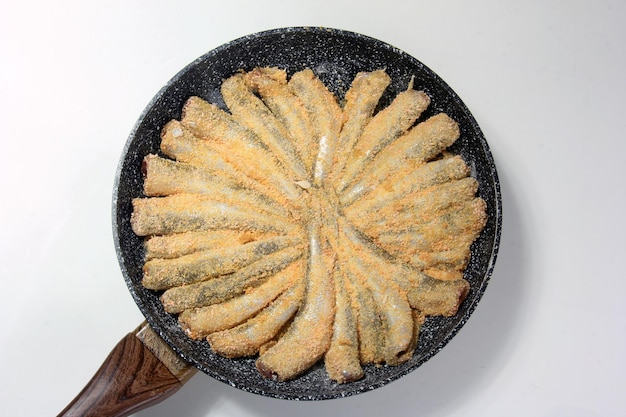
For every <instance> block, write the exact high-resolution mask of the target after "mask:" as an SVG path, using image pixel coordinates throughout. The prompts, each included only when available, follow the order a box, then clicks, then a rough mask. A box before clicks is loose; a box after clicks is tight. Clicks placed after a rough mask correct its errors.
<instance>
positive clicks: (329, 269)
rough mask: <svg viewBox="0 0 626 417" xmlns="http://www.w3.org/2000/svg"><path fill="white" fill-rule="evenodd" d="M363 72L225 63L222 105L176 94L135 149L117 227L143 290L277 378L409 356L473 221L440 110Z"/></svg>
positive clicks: (452, 275) (477, 201)
mask: <svg viewBox="0 0 626 417" xmlns="http://www.w3.org/2000/svg"><path fill="white" fill-rule="evenodd" d="M390 82H391V80H390V77H389V75H388V74H387V73H386V72H385V71H384V70H377V71H371V72H361V73H359V74H357V76H356V77H355V78H354V80H353V81H352V84H351V85H350V88H349V89H348V91H347V92H346V94H345V97H342V98H338V97H336V96H335V95H334V94H333V93H331V92H330V90H329V89H328V88H327V87H326V86H325V85H324V83H323V82H322V81H321V80H320V78H319V77H318V76H316V74H315V73H314V72H313V71H312V70H311V69H308V68H307V69H303V70H301V71H298V72H296V73H294V74H292V75H291V76H288V74H287V72H286V71H285V70H282V69H279V68H255V69H253V70H251V71H248V72H245V71H240V72H237V73H236V74H233V75H232V76H231V77H229V78H227V79H226V80H224V81H223V83H222V85H221V95H222V98H223V100H224V103H225V104H226V107H227V110H224V109H222V108H220V107H219V106H218V105H216V104H214V103H210V102H208V101H206V100H204V99H202V98H200V97H195V96H194V97H189V99H188V100H187V101H186V102H185V104H184V107H183V109H182V116H181V118H180V120H171V121H170V122H168V123H167V124H166V125H165V126H164V127H163V130H162V133H161V144H160V151H161V153H160V155H148V156H146V157H145V159H144V161H143V167H142V168H143V172H144V194H145V196H144V197H141V198H136V199H135V200H133V213H132V217H131V225H132V228H133V231H134V232H135V233H136V234H137V235H139V236H144V237H145V252H146V254H145V265H144V269H143V281H142V283H143V285H144V286H145V287H146V288H148V289H150V290H154V291H157V292H159V296H160V299H161V301H162V303H163V306H164V308H165V310H166V311H167V312H169V313H172V314H177V315H178V320H179V323H180V325H181V326H182V328H183V329H184V330H185V332H186V334H187V335H188V336H189V337H191V338H194V339H206V340H207V341H208V344H209V346H210V348H211V349H212V350H214V351H215V352H217V353H218V354H220V355H223V356H225V357H229V358H235V357H257V359H256V365H257V369H258V370H259V372H260V373H261V374H262V375H264V376H266V377H268V378H276V379H278V380H283V381H285V380H290V379H293V378H296V377H297V376H299V375H301V374H302V373H304V372H306V371H307V370H308V369H309V368H310V367H312V366H313V365H314V364H316V363H318V362H319V361H323V363H324V366H325V369H326V371H327V373H328V377H329V378H330V379H332V380H334V381H337V382H339V383H348V382H351V381H355V380H358V379H360V378H362V377H363V375H364V365H366V364H377V365H383V364H385V365H389V366H393V365H398V364H400V363H402V362H404V361H407V360H408V359H410V358H411V357H412V355H413V352H414V350H415V348H416V346H417V343H418V339H419V333H420V328H421V326H422V324H423V323H424V321H425V320H426V318H427V317H428V316H453V315H455V314H456V313H457V311H458V308H459V305H460V304H461V303H462V302H463V300H464V299H465V297H466V296H467V294H468V292H469V291H470V286H469V283H468V282H467V281H466V280H465V279H464V278H463V272H464V270H465V268H466V266H467V263H468V261H469V259H470V256H471V244H472V243H473V242H474V240H475V239H476V238H477V237H478V236H479V235H480V233H481V231H482V230H483V228H484V226H485V223H486V210H485V202H484V201H483V200H482V199H481V198H480V197H478V196H477V191H478V182H477V181H476V179H474V178H473V177H472V176H471V175H470V174H471V173H470V169H469V167H468V166H467V164H466V163H465V162H464V161H463V159H462V158H461V157H460V156H458V155H453V154H451V153H450V152H449V151H448V148H449V147H450V146H451V145H452V144H453V143H454V142H455V141H456V140H457V139H458V138H459V136H460V131H459V127H458V125H457V123H456V122H455V121H454V120H452V119H451V118H450V117H449V116H448V115H446V114H445V113H439V114H435V115H433V116H430V117H424V116H423V114H424V112H425V110H426V109H428V107H429V105H430V98H429V96H428V95H427V94H426V93H425V92H423V91H420V90H418V89H415V88H414V87H415V86H414V85H413V83H412V82H411V83H410V84H409V86H408V88H407V89H406V90H405V91H402V92H400V93H399V94H397V95H396V96H395V97H394V98H393V100H392V101H391V103H390V104H389V105H388V106H386V107H384V108H382V109H378V106H379V102H380V99H381V97H382V96H383V94H384V92H385V90H386V89H387V88H388V86H389V84H390Z"/></svg>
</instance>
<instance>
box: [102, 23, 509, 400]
mask: <svg viewBox="0 0 626 417" xmlns="http://www.w3.org/2000/svg"><path fill="white" fill-rule="evenodd" d="M258 66H277V67H281V68H284V69H286V70H287V72H288V74H293V73H294V72H296V71H298V70H301V69H303V68H306V67H309V68H311V69H312V70H313V71H314V72H315V73H316V74H317V75H318V76H319V77H320V79H321V80H322V81H323V82H324V83H325V84H326V85H327V86H328V87H329V89H330V90H331V91H333V92H334V93H335V94H336V95H337V97H339V98H342V97H343V96H344V94H345V92H346V90H347V89H348V87H349V86H350V82H351V81H352V79H353V78H354V77H355V75H356V74H357V73H358V72H360V71H372V70H376V69H381V68H384V69H386V71H387V73H388V74H389V75H390V77H391V79H392V84H391V85H390V86H389V87H388V89H387V91H386V93H385V95H384V96H383V98H382V99H381V105H383V106H386V105H387V104H389V102H390V101H391V99H392V98H393V97H394V96H395V95H396V94H397V93H399V92H400V91H402V90H404V89H406V88H407V85H408V83H409V82H410V80H411V78H412V77H414V85H415V88H416V89H422V90H424V91H425V92H426V93H427V94H428V95H429V96H430V97H431V100H432V102H431V105H430V108H429V109H428V111H427V113H426V114H425V115H424V116H425V117H428V116H430V115H433V114H435V113H438V112H446V113H447V114H448V115H450V117H452V118H453V119H454V120H456V121H457V122H458V124H459V126H460V129H461V137H460V138H459V140H458V141H457V142H456V143H455V144H454V145H453V147H452V148H451V149H450V150H451V151H452V152H454V153H457V154H460V155H461V156H462V157H463V158H464V159H465V161H466V162H467V163H468V165H469V166H470V167H471V169H472V175H473V176H474V177H475V178H476V179H477V180H478V182H479V192H478V194H479V196H480V197H482V198H483V199H484V200H485V202H486V203H487V214H488V222H487V225H486V227H485V229H484V231H483V232H482V234H481V236H480V237H479V238H478V239H477V240H476V242H474V245H473V247H472V257H471V260H470V263H469V265H468V267H467V270H466V271H465V279H467V280H468V281H469V283H470V285H471V291H470V294H469V296H468V298H467V299H466V300H465V302H464V303H463V304H462V305H461V308H460V309H459V312H458V314H457V315H456V316H454V317H450V318H444V317H429V318H428V319H427V321H426V323H425V324H424V326H423V329H422V332H421V335H420V341H419V345H418V347H417V349H416V351H415V354H414V356H413V358H412V359H410V360H409V361H408V362H405V363H403V364H401V365H399V366H395V367H390V366H379V367H375V366H366V367H365V372H366V373H365V377H364V378H363V379H361V380H359V381H357V382H352V383H348V384H337V383H335V382H333V381H331V380H329V379H328V378H327V376H326V373H325V370H324V368H323V366H321V365H320V364H318V365H317V366H315V367H314V368H313V369H311V370H310V371H308V372H307V373H305V374H304V375H302V376H300V377H299V378H297V379H296V380H293V381H289V382H278V381H273V380H270V379H265V378H263V377H262V376H261V375H260V374H259V373H258V372H257V371H256V368H255V364H254V359H235V360H233V359H225V358H223V357H220V356H218V355H216V354H214V353H213V352H212V351H211V350H210V349H209V347H208V343H207V342H203V341H195V340H192V339H190V338H188V337H187V336H186V335H185V334H184V333H183V331H182V330H181V329H180V327H179V326H178V324H177V319H176V317H175V316H173V315H170V314H168V313H166V312H165V311H164V310H163V307H162V305H161V302H160V301H159V298H158V294H157V293H155V292H153V291H149V290H146V289H145V288H144V287H143V286H142V285H141V278H142V267H143V262H144V249H143V240H142V238H140V237H138V236H136V235H135V234H134V233H133V231H132V230H131V227H130V215H131V211H132V207H131V201H132V199H133V198H136V197H140V196H142V195H143V194H142V187H143V177H142V172H141V163H142V160H143V158H144V156H146V155H147V154H149V153H159V143H160V136H159V134H160V131H161V129H162V127H163V126H164V125H165V124H166V123H167V122H168V121H169V120H171V119H174V118H179V117H180V116H181V109H182V104H183V103H184V101H185V100H186V99H187V98H188V97H190V96H192V95H195V96H199V97H202V98H204V99H206V100H208V101H211V102H213V103H215V104H218V105H220V106H222V107H224V103H223V101H222V99H221V95H220V93H219V87H220V84H221V82H222V80H223V79H224V78H226V77H227V76H229V75H231V74H233V73H235V72H236V71H238V70H240V69H243V70H250V69H252V68H254V67H258ZM500 229H501V196H500V188H499V182H498V178H497V173H496V168H495V165H494V162H493V159H492V156H491V153H490V151H489V148H488V145H487V142H486V141H485V138H484V136H483V134H482V132H481V130H480V128H479V126H478V124H477V123H476V121H475V119H474V118H473V116H472V115H471V113H470V112H469V110H468V109H467V107H466V106H465V105H464V104H463V102H462V101H461V99H460V98H459V97H458V96H457V95H456V94H455V93H454V91H453V90H452V89H451V88H450V87H449V86H448V85H447V84H446V83H445V82H444V81H443V80H442V79H441V78H440V77H438V76H437V75H436V74H435V73H434V72H433V71H431V70H430V69H429V68H427V67H426V66H425V65H423V64H422V63H421V62H419V61H418V60H417V59H415V58H413V57H411V56H409V55H407V54H406V53H404V52H402V51H400V50H398V49H396V48H394V47H392V46H390V45H388V44H386V43H384V42H381V41H378V40H376V39H373V38H370V37H367V36H364V35H360V34H356V33H351V32H346V31H342V30H336V29H327V28H306V27H296V28H283V29H276V30H270V31H266V32H261V33H256V34H253V35H250V36H246V37H243V38H240V39H237V40H235V41H232V42H230V43H228V44H225V45H222V46H220V47H219V48H217V49H214V50H212V51H210V52H208V53H207V54H205V55H203V56H201V57H200V58H198V59H197V60H195V61H194V62H192V63H191V64H189V65H188V66H186V67H185V68H184V69H183V70H181V71H180V72H179V73H178V74H177V75H176V76H175V77H174V78H172V79H171V80H170V81H169V82H168V83H167V84H166V85H165V86H164V87H163V88H162V89H161V91H159V92H158V93H157V95H156V96H155V97H154V98H153V99H152V101H151V102H150V103H149V105H148V106H147V107H146V109H145V110H144V112H143V113H142V115H141V116H140V118H139V120H138V121H137V123H136V125H135V127H134V129H133V131H132V132H131V134H130V137H129V139H128V141H127V143H126V146H125V149H124V151H123V154H122V157H121V160H120V164H119V167H118V172H117V176H116V182H115V189H114V197H113V233H114V240H115V245H116V250H117V255H118V259H119V262H120V266H121V268H122V273H123V275H124V278H125V280H126V283H127V285H128V287H129V290H130V292H131V294H132V296H133V298H134V299H135V302H136V303H137V305H138V307H139V308H140V310H141V312H142V313H143V314H144V316H145V317H146V319H147V321H148V322H149V323H150V325H151V326H152V327H153V328H154V329H155V330H156V331H157V332H158V333H159V334H160V335H161V337H163V339H165V341H166V342H167V343H168V344H169V345H170V346H171V347H172V348H173V349H174V350H175V351H176V352H178V353H179V354H180V355H181V356H182V357H183V358H184V359H185V360H187V361H188V362H190V363H192V364H193V365H194V366H196V367H197V368H199V369H200V370H202V371H204V372H205V373H207V374H209V375H211V376H212V377H214V378H216V379H218V380H220V381H222V382H225V383H227V384H229V385H232V386H234V387H237V388H239V389H242V390H244V391H248V392H252V393H256V394H260V395H265V396H269V397H275V398H280V399H291V400H320V399H331V398H339V397H345V396H350V395H354V394H358V393H362V392H366V391H369V390H372V389H374V388H378V387H380V386H383V385H385V384H387V383H389V382H391V381H394V380H396V379H398V378H400V377H401V376H403V375H406V374H407V373H409V372H411V371H413V370H415V369H416V368H418V367H419V366H420V365H421V364H423V363H424V362H425V361H427V360H428V359H430V358H431V357H432V356H433V355H435V354H436V353H437V352H438V351H440V350H441V349H442V348H443V347H444V346H445V345H446V344H447V343H448V342H449V341H450V340H451V339H452V338H453V337H454V335H455V334H456V333H457V332H458V330H459V329H460V328H461V327H462V326H463V325H464V324H465V322H466V321H467V320H468V318H469V317H470V315H471V314H472V312H473V311H474V309H475V307H476V305H477V303H478V302H479V300H480V298H481V297H482V294H483V293H484V291H485V289H486V287H487V284H488V281H489V279H490V276H491V273H492V270H493V267H494V263H495V259H496V254H497V251H498V245H499V238H500Z"/></svg>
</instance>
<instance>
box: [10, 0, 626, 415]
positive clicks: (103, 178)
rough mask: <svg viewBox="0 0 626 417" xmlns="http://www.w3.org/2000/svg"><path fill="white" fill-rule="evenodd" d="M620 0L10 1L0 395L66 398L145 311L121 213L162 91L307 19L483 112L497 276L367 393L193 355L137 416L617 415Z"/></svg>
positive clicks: (623, 59) (52, 402)
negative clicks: (298, 398)
mask: <svg viewBox="0 0 626 417" xmlns="http://www.w3.org/2000/svg"><path fill="white" fill-rule="evenodd" d="M625 16H626V3H624V2H621V1H606V0H605V1H599V0H590V1H546V0H528V1H510V2H504V1H496V0H493V1H475V2H468V1H432V0H430V1H390V0H385V1H354V2H349V1H341V0H330V1H329V0H316V1H307V2H297V1H291V2H285V1H268V2H261V1H243V0H229V1H222V2H192V1H171V2H167V1H117V0H115V1H114V0H107V1H80V2H79V1H59V2H44V1H27V0H24V1H20V2H15V1H12V2H8V1H2V2H1V6H0V63H1V64H0V145H1V148H0V199H1V200H0V201H1V202H0V279H1V287H0V291H1V293H0V300H1V301H0V375H1V378H0V414H1V415H2V416H45V415H56V414H57V413H58V412H59V411H61V410H62V409H63V408H64V407H65V405H66V404H67V403H68V402H69V401H71V400H72V399H73V398H74V396H75V395H76V394H77V393H78V392H79V391H80V389H81V388H82V387H83V386H84V384H85V383H86V382H87V381H88V380H89V378H90V377H91V376H92V375H93V373H94V372H95V370H96V369H97V368H98V367H99V365H100V364H101V362H102V360H103V359H104V358H105V357H106V355H107V354H108V353H109V351H110V350H111V349H112V347H113V346H114V345H115V344H116V343H117V342H118V341H119V340H120V339H121V338H122V337H123V336H124V335H125V334H126V333H127V332H129V331H131V330H132V329H134V328H135V326H136V325H138V324H139V323H140V322H141V321H142V319H143V317H142V316H141V314H140V312H139V310H138V309H137V307H136V306H135V304H134V302H133V300H132V298H131V296H130V294H129V292H128V291H127V288H126V286H125V283H124V280H123V278H122V275H121V272H120V270H119V267H118V263H117V259H116V256H115V251H114V248H113V240H112V233H111V230H112V226H111V213H110V211H111V193H112V190H113V179H114V174H115V171H116V167H117V163H118V159H119V156H120V154H121V151H122V148H123V146H124V143H125V141H126V139H127V137H128V134H129V133H130V130H131V129H132V127H133V125H134V123H135V121H136V119H137V118H138V116H139V115H140V113H141V112H142V110H143V109H144V107H145V106H146V105H147V103H148V102H149V101H150V99H151V98H152V96H153V95H154V94H155V93H156V92H157V91H158V90H159V89H160V87H161V86H162V85H163V84H165V83H166V82H167V81H168V80H169V79H170V78H171V77H172V76H173V75H174V74H175V73H176V72H178V71H179V70H180V69H181V68H182V67H183V66H185V65H186V64H187V63H189V62H190V61H192V60H193V59H195V58H197V57H198V56H200V55H202V54H204V53H205V52H207V51H209V50H210V49H213V48H215V47H217V46H219V45H221V44H223V43H225V42H228V41H230V40H232V39H235V38H238V37H241V36H243V35H247V34H249V33H253V32H257V31H260V30H265V29H272V28H277V27H284V26H301V25H310V26H327V27H334V28H340V29H346V30H351V31H356V32H360V33H363V34H366V35H369V36H372V37H375V38H378V39H380V40H383V41H385V42H388V43H390V44H392V45H394V46H396V47H398V48H400V49H402V50H404V51H406V52H408V53H409V54H411V55H413V56H414V57H416V58H418V59H419V60H421V61H422V62H423V63H425V64H426V65H427V66H429V67H430V68H431V69H433V70H434V71H435V72H437V73H438V74H439V75H440V76H441V77H442V78H443V79H444V80H446V81H447V82H448V84H450V85H451V86H452V88H453V89H454V90H455V91H456V92H457V93H458V94H459V95H460V96H461V98H462V99H463V100H464V101H465V103H466V104H467V105H468V107H469V108H470V110H471V111H472V113H473V114H474V116H475V117H476V119H477V120H478V122H479V124H480V125H481V127H482V129H483V131H484V133H485V136H486V137H487V140H488V142H489V145H490V147H491V149H492V152H493V155H494V158H495V161H496V163H497V167H498V171H499V175H500V180H501V185H502V193H503V206H504V228H503V234H502V246H501V248H500V253H499V257H498V262H497V265H496V269H495V272H494V275H493V277H492V281H491V283H490V285H489V287H488V290H487V293H486V294H485V296H484V298H483V300H482V301H481V304H480V305H479V307H478V309H477V310H476V312H475V314H474V315H473V316H472V318H471V319H470V321H469V322H468V324H467V325H466V326H465V327H464V328H463V329H462V331H461V332H460V333H459V334H458V336H457V337H456V338H455V339H454V340H453V341H452V342H451V343H450V344H449V345H448V346H447V347H446V348H445V349H444V350H443V351H442V352H441V353H440V354H438V355H437V356H435V358H433V359H432V360H430V361H429V362H427V363H426V364H425V365H424V366H422V367H421V368H419V369H418V370H417V371H415V372H413V373H412V374H410V375H408V376H406V377H404V378H402V379H400V380H398V381H396V382H394V383H391V384H389V385H387V386H385V387H383V388H380V389H377V390H375V391H372V392H369V393H366V394H362V395H358V396H355V397H351V398H348V399H343V400H332V401H324V402H313V403H312V402H306V403H298V402H287V401H280V400H273V399H270V398H264V397H260V396H257V395H253V394H248V393H244V392H242V391H239V390H237V389H234V388H230V387H228V386H226V385H225V384H222V383H220V382H217V381H215V380H213V379H211V378H210V377H208V376H206V375H204V374H198V375H196V376H195V377H194V378H193V379H192V380H191V381H190V382H189V383H188V384H187V385H186V386H184V387H183V388H182V389H181V390H180V391H179V392H178V393H177V394H175V395H174V396H173V397H171V398H170V399H168V400H166V401H165V402H163V403H161V404H159V405H157V406H155V407H153V408H151V409H148V410H145V411H142V412H140V413H138V415H139V416H164V417H165V416H173V415H175V416H181V417H183V416H189V417H198V416H227V415H229V416H244V417H245V416H265V417H269V416H272V417H281V416H292V415H298V416H305V417H306V416H311V417H312V416H319V415H329V416H335V415H342V416H351V415H354V416H356V415H358V416H360V417H369V416H377V417H378V416H381V415H386V416H391V415H393V416H498V417H500V416H546V417H548V416H549V417H555V416H563V417H590V416H623V415H626V406H625V405H624V404H626V401H625V400H624V398H623V397H624V392H626V379H625V378H626V376H625V375H626V360H625V359H624V354H625V353H626V318H625V313H626V308H625V307H624V299H625V297H626V284H625V281H626V276H625V274H624V267H623V262H624V257H625V256H626V242H625V237H624V236H625V234H626V221H625V217H624V216H625V214H624V209H625V207H624V205H625V203H626V186H624V181H623V177H624V175H625V174H626V168H625V167H624V166H625V162H626V144H625V143H626V141H625V130H626V129H625V128H626V124H625V122H624V120H625V118H624V117H625V116H624V113H625V110H626V106H625V105H624V98H625V96H626V81H625V77H624V75H625V72H626V47H625V46H624V45H625V43H626V25H625V19H624V17H625Z"/></svg>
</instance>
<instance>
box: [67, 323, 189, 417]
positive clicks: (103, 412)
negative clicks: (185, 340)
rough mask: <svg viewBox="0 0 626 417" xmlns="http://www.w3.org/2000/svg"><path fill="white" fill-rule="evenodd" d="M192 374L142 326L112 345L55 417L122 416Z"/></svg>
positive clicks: (172, 390) (170, 390)
mask: <svg viewBox="0 0 626 417" xmlns="http://www.w3.org/2000/svg"><path fill="white" fill-rule="evenodd" d="M194 373H195V368H193V367H192V366H190V365H189V364H187V363H185V362H183V361H182V359H180V357H179V356H178V355H177V354H176V353H175V352H174V351H172V350H171V349H170V347H169V346H167V344H166V343H165V342H164V341H163V340H162V339H161V338H160V337H159V336H158V335H157V334H156V333H154V331H152V329H151V328H150V327H149V326H148V325H147V323H143V324H142V325H141V326H139V327H138V328H137V329H136V330H135V331H134V332H132V333H129V334H128V335H126V337H124V338H123V339H122V340H120V342H119V343H118V344H117V345H116V346H115V348H114V349H113V350H112V351H111V353H110V354H109V356H108V357H107V358H106V360H105V361H104V363H103V364H102V366H100V369H98V371H97V372H96V374H95V375H94V376H93V378H91V380H90V381H89V383H87V385H86V386H85V388H83V390H82V391H81V392H80V394H78V395H77V396H76V398H74V400H73V401H72V402H71V403H70V404H69V405H68V406H67V407H66V408H65V409H64V410H63V411H61V413H60V414H59V417H61V416H64V417H78V416H81V417H83V416H84V417H86V416H99V417H107V416H110V417H122V416H128V415H130V414H132V413H136V412H137V411H139V410H142V409H144V408H147V407H149V406H151V405H154V404H156V403H158V402H160V401H163V400H164V399H166V398H167V397H169V396H170V395H172V394H174V393H175V392H176V391H178V389H179V388H180V387H182V386H183V384H184V383H185V382H186V381H187V380H189V378H191V376H192V375H193V374H194Z"/></svg>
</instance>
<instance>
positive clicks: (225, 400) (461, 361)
mask: <svg viewBox="0 0 626 417" xmlns="http://www.w3.org/2000/svg"><path fill="white" fill-rule="evenodd" d="M499 175H500V184H501V188H502V198H503V209H504V210H503V211H504V214H503V227H502V235H501V241H500V249H499V253H498V259H497V262H496V267H495V270H494V273H493V275H492V278H491V281H490V283H489V285H488V288H487V291H486V292H485V295H484V296H483V298H482V300H481V302H480V303H479V306H478V308H477V309H476V311H475V312H474V313H473V315H472V317H471V318H470V319H469V321H468V322H467V324H466V325H465V326H464V327H463V329H462V330H461V331H460V332H459V333H458V334H457V335H456V337H455V338H454V339H453V340H452V341H451V342H450V343H449V344H448V345H447V346H446V347H445V348H444V349H443V350H442V351H441V352H439V353H438V354H437V355H436V356H435V357H434V358H432V359H431V360H429V361H428V362H426V363H425V364H424V365H422V366H421V367H420V368H419V369H418V370H416V371H414V372H412V373H411V374H409V375H407V376H405V377H403V378H401V379H399V380H398V381H395V382H393V383H391V384H388V385H386V386H384V387H382V388H379V389H376V390H373V391H370V392H367V393H364V394H360V395H356V396H353V397H348V398H344V399H336V400H326V401H313V402H308V401H304V402H298V401H285V400H277V399H273V398H267V397H263V396H259V395H255V394H249V393H246V392H243V391H240V390H238V389H234V388H231V387H230V386H228V385H226V384H223V383H221V382H218V381H215V380H213V379H211V378H210V377H208V376H206V375H196V376H195V377H194V378H193V379H192V380H191V381H189V382H188V383H187V385H186V386H185V387H184V388H183V389H181V390H180V391H179V392H178V393H176V394H175V395H174V396H172V397H171V398H169V399H167V400H166V401H164V402H162V403H160V404H157V405H156V406H153V407H152V408H150V409H149V410H145V411H142V412H139V413H137V414H136V416H138V417H141V416H148V415H150V416H155V417H166V416H167V417H169V416H172V415H185V416H189V417H199V416H206V415H209V414H210V413H211V410H214V411H215V410H217V409H220V408H222V407H225V408H229V407H236V408H237V409H238V412H237V414H238V415H255V416H267V417H270V416H271V417H292V416H293V415H298V416H300V417H318V416H320V415H324V413H327V414H329V415H342V416H356V415H358V416H359V417H369V416H372V417H373V416H376V417H380V416H381V415H385V414H389V413H391V414H393V415H396V416H402V415H407V416H408V415H410V416H414V415H415V413H416V412H417V411H419V414H420V415H424V416H438V415H448V414H449V413H451V412H453V411H455V410H459V409H460V408H462V407H463V404H464V403H465V402H466V401H467V399H468V398H471V397H472V395H473V394H476V393H478V392H484V391H485V390H487V389H489V386H490V384H491V383H492V381H494V380H495V379H496V376H497V375H498V374H499V373H500V372H501V370H502V368H503V366H502V365H503V363H505V362H507V361H508V358H509V354H510V352H511V350H512V349H513V348H514V346H516V344H517V343H518V336H517V335H519V331H517V330H518V328H519V326H520V320H521V318H522V313H523V306H524V305H527V298H528V293H529V289H528V285H529V284H530V278H529V277H528V268H527V265H528V262H529V259H528V258H529V255H530V254H529V246H528V245H529V240H528V236H527V235H526V234H525V233H526V230H527V227H526V221H527V220H528V219H525V218H524V217H523V214H524V213H528V211H527V210H524V209H523V207H522V206H521V204H522V203H523V200H522V199H521V198H520V196H519V195H516V191H515V190H517V189H518V188H516V186H515V184H513V183H512V182H511V178H509V177H508V176H507V172H506V171H502V170H501V171H500V172H499Z"/></svg>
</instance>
